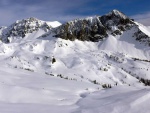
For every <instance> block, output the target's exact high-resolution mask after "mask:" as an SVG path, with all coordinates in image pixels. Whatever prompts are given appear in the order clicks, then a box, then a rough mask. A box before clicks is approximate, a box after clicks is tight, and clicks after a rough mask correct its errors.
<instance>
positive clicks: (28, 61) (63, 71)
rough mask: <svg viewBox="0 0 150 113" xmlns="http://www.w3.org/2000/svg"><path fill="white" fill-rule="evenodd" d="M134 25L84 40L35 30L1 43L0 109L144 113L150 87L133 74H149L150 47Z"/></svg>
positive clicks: (12, 111) (36, 112)
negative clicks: (95, 39) (136, 33)
mask: <svg viewBox="0 0 150 113" xmlns="http://www.w3.org/2000/svg"><path fill="white" fill-rule="evenodd" d="M50 24H52V23H50ZM53 26H54V25H53ZM134 30H136V28H132V29H131V30H128V31H125V32H124V33H123V34H122V35H118V36H116V37H114V36H112V35H110V36H109V37H108V38H106V39H104V40H103V41H100V42H90V41H89V42H88V41H79V40H75V41H69V40H63V39H60V38H54V37H53V36H52V34H51V35H49V36H47V37H45V38H42V37H40V35H43V34H44V33H45V31H43V30H42V29H39V30H37V31H34V32H33V33H28V34H27V35H26V36H25V37H24V38H19V39H13V41H10V42H11V43H8V44H5V43H3V42H1V43H0V78H1V79H0V84H1V85H0V112H2V113H48V112H52V113H60V112H63V113H97V112H101V113H143V112H144V113H148V112H149V110H150V108H149V101H150V95H149V91H150V90H149V87H146V86H144V84H143V83H141V82H139V79H137V78H144V79H150V75H149V74H150V61H149V60H150V47H148V46H145V45H144V44H143V43H140V42H138V41H136V40H135V38H134V37H132V36H133V32H134ZM141 30H144V31H145V33H147V34H150V33H149V32H148V30H146V29H145V27H142V26H141ZM144 31H143V32H144ZM137 58H138V59H137ZM54 59H55V61H54ZM94 83H95V84H94ZM104 84H111V86H112V89H103V88H102V85H104Z"/></svg>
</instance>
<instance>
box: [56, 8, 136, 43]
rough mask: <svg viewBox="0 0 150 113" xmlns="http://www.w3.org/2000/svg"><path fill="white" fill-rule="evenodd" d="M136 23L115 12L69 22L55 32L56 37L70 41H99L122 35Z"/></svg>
mask: <svg viewBox="0 0 150 113" xmlns="http://www.w3.org/2000/svg"><path fill="white" fill-rule="evenodd" d="M133 25H135V24H134V22H133V21H132V20H131V19H130V18H128V17H127V16H126V15H124V14H123V13H121V12H120V11H118V10H113V11H111V12H109V13H108V14H106V15H103V16H96V17H88V18H85V19H76V20H74V21H70V22H67V23H65V24H63V25H61V26H59V27H58V28H56V29H55V30H54V32H55V34H56V35H55V36H56V37H60V38H63V39H69V40H75V39H79V40H82V41H84V40H87V41H94V42H96V41H99V40H103V39H104V38H106V37H107V36H108V35H109V34H111V35H114V36H115V35H121V34H122V32H123V31H125V30H128V29H130V28H131V27H132V26H133Z"/></svg>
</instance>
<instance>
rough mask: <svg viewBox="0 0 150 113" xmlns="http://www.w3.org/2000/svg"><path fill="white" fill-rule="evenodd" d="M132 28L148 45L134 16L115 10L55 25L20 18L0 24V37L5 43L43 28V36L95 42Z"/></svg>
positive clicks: (149, 38) (148, 39) (148, 42)
mask: <svg viewBox="0 0 150 113" xmlns="http://www.w3.org/2000/svg"><path fill="white" fill-rule="evenodd" d="M133 27H135V28H136V29H137V30H136V31H135V33H134V34H133V37H134V38H135V39H136V40H137V41H139V42H142V43H145V44H146V45H149V46H150V37H149V36H148V35H146V34H145V33H143V32H142V31H141V30H140V29H139V26H138V25H137V24H136V22H134V20H133V19H130V18H129V17H127V16H126V15H124V14H123V13H121V12H120V11H118V10H113V11H111V12H109V13H108V14H106V15H103V16H95V17H89V18H85V19H76V20H74V21H70V22H67V23H65V24H62V25H60V26H59V27H56V28H53V27H52V26H50V25H48V24H47V22H44V21H41V20H38V19H36V18H28V19H23V20H20V21H16V22H15V23H14V24H12V25H11V26H9V27H1V28H0V39H1V40H2V41H3V42H5V43H9V42H10V39H11V37H21V38H24V37H25V36H26V35H27V34H28V33H33V32H34V31H38V30H39V29H43V30H44V31H45V34H41V35H42V36H41V37H42V38H44V37H47V36H49V35H53V36H54V37H56V38H62V39H66V40H71V41H73V40H75V39H78V40H81V41H92V42H97V41H101V40H103V39H104V38H107V37H108V35H113V36H116V35H121V34H122V33H123V32H124V31H127V30H130V29H131V28H133Z"/></svg>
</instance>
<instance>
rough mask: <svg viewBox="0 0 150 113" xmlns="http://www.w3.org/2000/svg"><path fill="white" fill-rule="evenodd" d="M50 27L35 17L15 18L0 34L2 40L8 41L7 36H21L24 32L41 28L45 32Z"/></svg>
mask: <svg viewBox="0 0 150 113" xmlns="http://www.w3.org/2000/svg"><path fill="white" fill-rule="evenodd" d="M51 28H52V27H51V26H50V25H48V24H47V23H46V22H44V21H41V20H39V19H37V18H34V17H30V18H27V19H22V20H17V21H16V22H15V23H13V24H12V25H10V26H9V27H7V28H6V29H5V31H4V32H3V33H2V35H1V39H2V41H3V42H9V39H8V38H9V37H22V38H24V37H25V36H26V34H28V33H32V32H34V31H38V30H39V29H43V30H44V31H45V32H47V31H48V30H50V29H51Z"/></svg>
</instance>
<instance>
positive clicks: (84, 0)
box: [0, 0, 150, 26]
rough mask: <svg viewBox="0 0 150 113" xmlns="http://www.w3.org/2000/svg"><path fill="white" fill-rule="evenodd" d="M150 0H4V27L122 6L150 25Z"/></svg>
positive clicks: (0, 11)
mask: <svg viewBox="0 0 150 113" xmlns="http://www.w3.org/2000/svg"><path fill="white" fill-rule="evenodd" d="M149 6H150V1H149V0H0V14H1V15H0V26H2V25H3V26H4V25H6V26H8V25H10V24H12V23H13V22H15V21H16V20H20V19H23V18H28V17H36V18H38V19H41V20H46V21H55V20H56V21H60V22H61V23H63V22H66V21H69V20H73V19H76V18H84V17H88V16H94V15H103V14H106V13H108V12H109V11H111V10H113V9H118V10H120V11H121V12H123V13H125V14H126V15H128V16H129V17H131V18H134V19H135V20H137V21H139V22H141V23H143V24H145V25H150V7H149Z"/></svg>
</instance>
